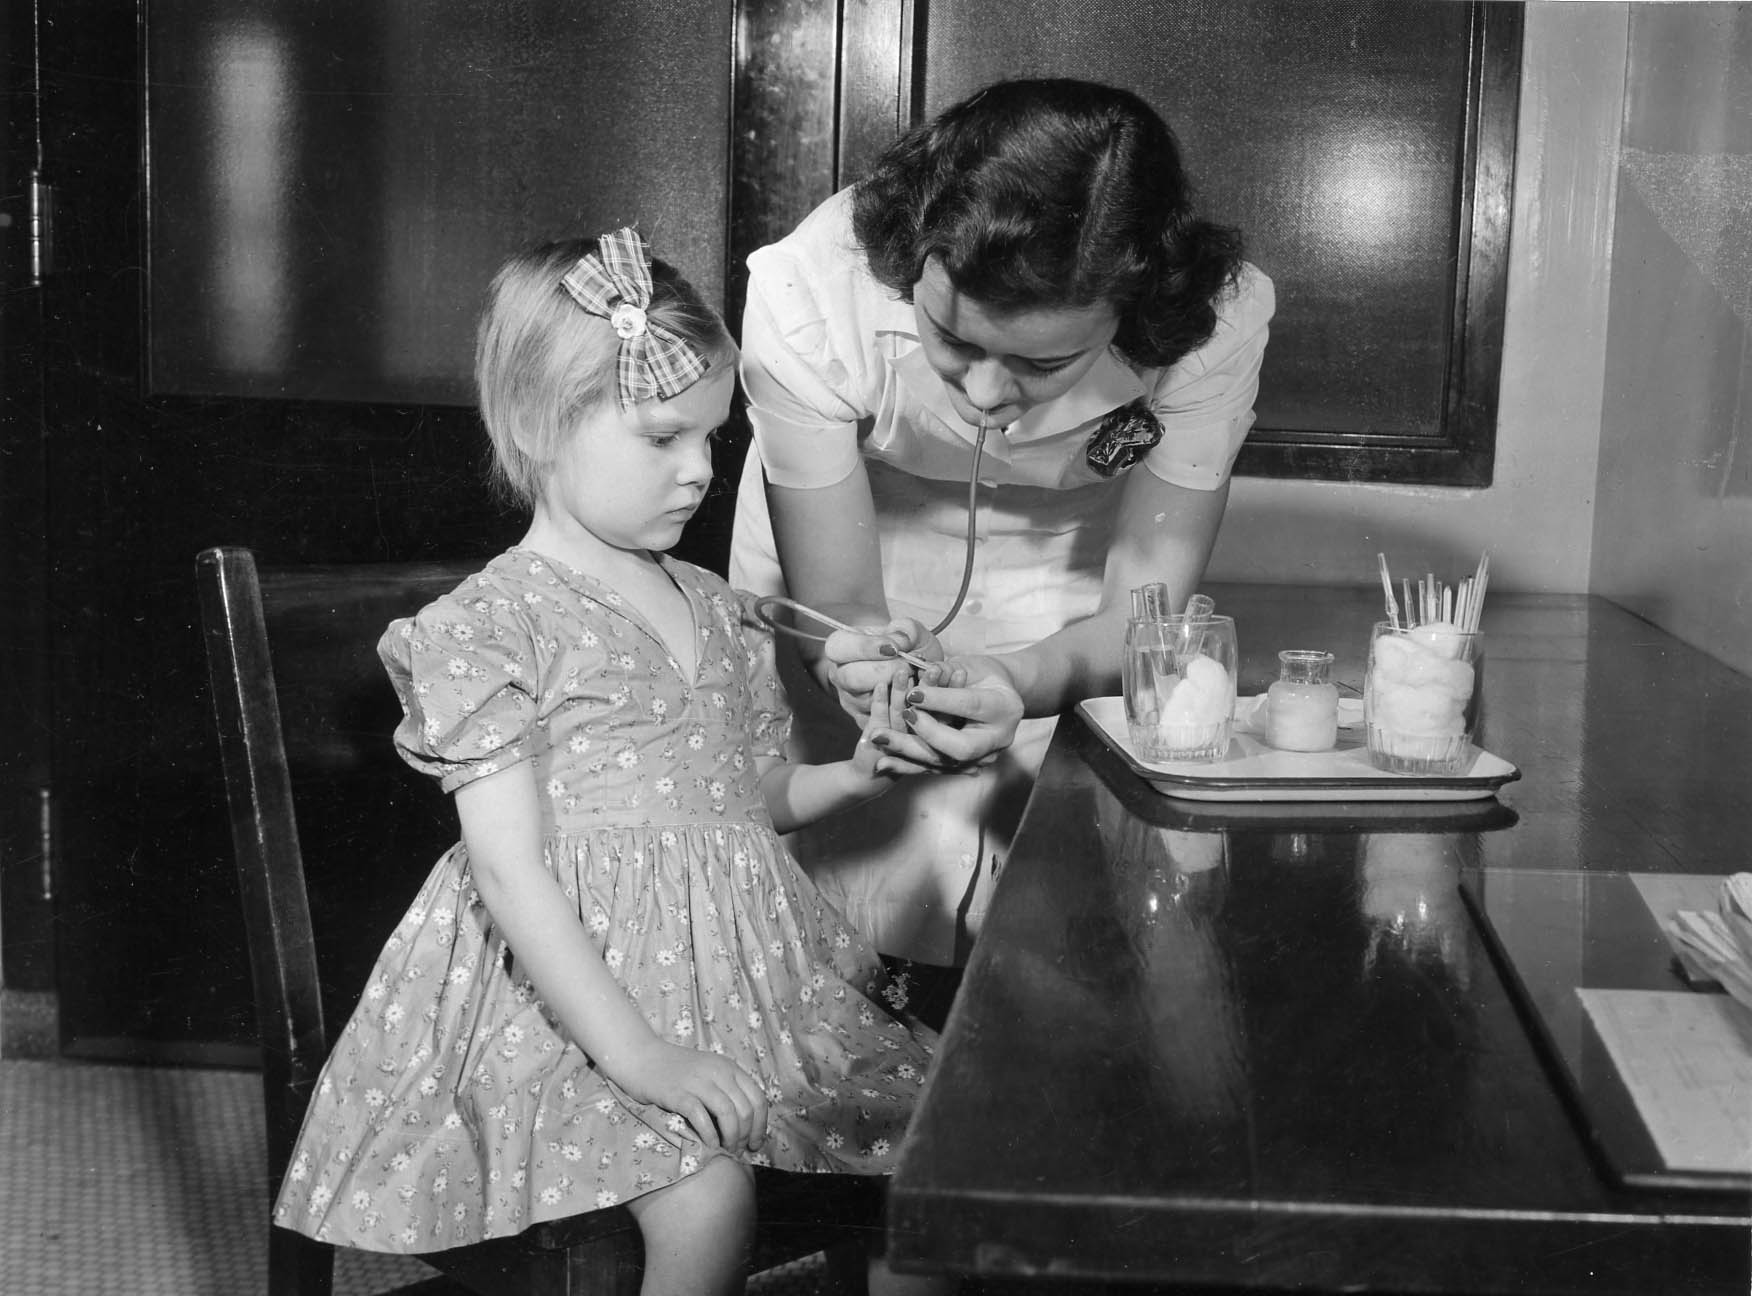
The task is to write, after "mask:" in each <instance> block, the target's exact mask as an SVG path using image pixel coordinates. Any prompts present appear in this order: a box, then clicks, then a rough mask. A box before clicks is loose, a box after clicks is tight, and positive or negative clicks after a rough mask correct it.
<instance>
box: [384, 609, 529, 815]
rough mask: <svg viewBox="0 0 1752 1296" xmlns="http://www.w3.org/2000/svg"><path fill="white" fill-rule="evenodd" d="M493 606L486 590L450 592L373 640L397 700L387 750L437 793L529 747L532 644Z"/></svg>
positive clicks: (522, 756)
mask: <svg viewBox="0 0 1752 1296" xmlns="http://www.w3.org/2000/svg"><path fill="white" fill-rule="evenodd" d="M500 604H508V600H503V599H499V600H495V598H494V597H493V596H492V595H491V594H490V593H489V592H487V591H485V590H482V591H480V592H479V593H477V594H468V593H462V592H459V593H458V594H453V595H449V596H447V597H445V598H442V599H439V600H438V601H437V602H435V603H432V604H430V605H429V606H427V607H426V608H424V609H423V610H422V611H420V612H419V613H418V614H417V615H415V616H412V617H408V618H406V619H404V620H400V621H395V622H392V623H391V624H390V627H389V629H388V630H386V631H385V632H384V634H383V638H382V639H381V640H380V641H379V642H378V645H377V654H378V657H379V658H380V659H381V660H382V662H383V665H384V668H385V669H386V670H387V671H388V672H389V678H390V682H391V683H392V684H394V685H395V690H396V693H397V695H398V696H399V697H400V698H401V704H402V722H401V724H400V725H398V726H397V727H396V731H395V746H396V750H397V751H398V752H400V754H401V757H402V759H403V760H405V761H407V762H408V764H410V765H412V766H413V767H414V768H415V769H417V770H420V771H422V772H424V773H427V774H430V775H432V776H433V777H434V778H436V779H438V780H439V783H440V785H441V786H442V787H443V788H444V790H445V791H446V792H453V791H455V790H456V789H457V788H459V787H461V786H462V785H463V784H465V783H470V782H473V781H474V780H475V779H478V778H484V777H486V776H487V775H488V774H496V773H498V772H499V771H500V770H503V769H509V768H510V767H511V766H513V765H516V764H519V763H520V762H522V761H526V760H529V759H530V758H531V757H532V755H533V751H532V744H531V738H532V735H533V733H534V730H535V722H536V698H537V696H538V685H537V678H536V677H537V666H536V660H535V643H534V639H533V636H531V635H530V634H529V633H528V632H527V631H524V630H522V629H521V628H520V627H519V626H518V624H517V622H516V621H515V620H514V619H512V618H511V617H509V616H507V615H506V611H505V607H503V606H499V605H500Z"/></svg>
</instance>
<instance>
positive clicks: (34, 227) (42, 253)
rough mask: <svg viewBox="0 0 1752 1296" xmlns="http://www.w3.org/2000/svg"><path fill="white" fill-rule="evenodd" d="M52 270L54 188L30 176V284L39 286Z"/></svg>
mask: <svg viewBox="0 0 1752 1296" xmlns="http://www.w3.org/2000/svg"><path fill="white" fill-rule="evenodd" d="M54 269H55V186H54V185H52V184H50V183H49V182H48V181H47V180H44V179H43V173H42V172H41V171H32V172H31V173H30V285H31V287H33V288H38V287H41V286H42V282H43V279H44V278H45V277H46V276H48V275H49V274H51V273H53V271H54Z"/></svg>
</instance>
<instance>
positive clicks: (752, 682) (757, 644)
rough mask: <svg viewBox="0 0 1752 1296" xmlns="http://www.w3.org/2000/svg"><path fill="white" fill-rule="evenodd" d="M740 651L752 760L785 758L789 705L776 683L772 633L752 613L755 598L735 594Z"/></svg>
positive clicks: (776, 670)
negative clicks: (744, 668)
mask: <svg viewBox="0 0 1752 1296" xmlns="http://www.w3.org/2000/svg"><path fill="white" fill-rule="evenodd" d="M736 597H737V599H738V601H739V602H740V604H741V630H742V648H743V652H744V654H745V655H746V659H747V662H748V739H749V751H750V752H751V753H752V754H753V755H755V756H778V757H783V756H784V755H785V748H786V746H787V745H788V744H789V743H790V741H791V702H790V699H789V698H788V697H786V696H785V686H784V684H783V683H781V682H780V680H779V663H778V654H777V645H776V643H775V641H774V639H773V632H772V629H771V628H770V627H769V626H768V625H767V624H766V623H765V622H764V621H762V620H761V619H760V618H759V617H758V616H756V615H755V613H754V603H755V599H756V597H757V596H756V595H754V594H750V593H748V592H747V591H746V590H738V591H737V592H736Z"/></svg>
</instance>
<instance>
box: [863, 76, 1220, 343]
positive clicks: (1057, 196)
mask: <svg viewBox="0 0 1752 1296" xmlns="http://www.w3.org/2000/svg"><path fill="white" fill-rule="evenodd" d="M852 229H853V232H854V234H855V235H856V237H857V240H858V244H859V246H860V247H861V248H862V249H863V252H864V255H865V257H866V259H867V261H868V263H869V266H870V273H871V274H872V275H874V276H875V277H876V279H877V281H878V282H880V283H882V284H884V285H886V286H887V287H889V288H891V289H893V290H894V291H895V292H897V293H899V294H900V296H901V297H902V298H903V299H904V300H907V301H911V300H912V290H913V285H914V284H916V283H917V282H918V279H919V275H920V274H921V273H922V272H923V270H924V267H925V262H926V261H928V260H929V259H930V258H931V257H941V258H942V261H943V265H944V268H945V269H946V270H947V271H948V273H949V278H950V281H951V282H952V283H953V284H954V285H955V287H956V288H957V289H958V290H959V291H961V292H963V293H966V294H967V295H968V296H970V297H973V298H974V299H976V300H977V301H979V302H980V303H982V304H983V305H985V306H987V307H990V308H993V309H995V310H999V311H1003V310H1016V309H1037V308H1040V307H1048V308H1051V307H1055V306H1088V305H1094V304H1096V303H1098V302H1105V303H1107V304H1108V305H1110V306H1112V307H1113V309H1114V311H1115V313H1116V314H1117V315H1118V316H1119V331H1118V333H1117V334H1116V335H1115V337H1114V346H1115V347H1116V348H1117V349H1118V351H1119V352H1120V354H1121V355H1123V356H1124V357H1125V358H1126V359H1128V360H1130V361H1131V362H1132V363H1134V364H1138V365H1148V366H1166V365H1170V364H1173V363H1174V362H1175V361H1176V360H1178V359H1180V358H1181V357H1182V356H1184V355H1186V354H1187V353H1188V352H1189V351H1192V350H1194V349H1195V348H1197V347H1198V346H1200V345H1201V344H1202V343H1204V342H1205V341H1206V340H1207V339H1208V338H1209V337H1210V335H1211V331H1212V329H1213V328H1215V327H1216V320H1217V314H1216V300H1217V298H1218V296H1219V295H1220V294H1221V293H1222V292H1223V291H1224V290H1225V289H1227V288H1228V287H1229V286H1230V285H1232V284H1233V283H1234V281H1235V277H1236V275H1237V273H1238V272H1239V270H1240V266H1241V256H1242V245H1241V235H1240V234H1239V232H1238V231H1236V230H1233V229H1230V228H1227V227H1225V226H1221V225H1215V224H1212V223H1211V222H1209V221H1206V220H1203V219H1200V218H1199V217H1197V216H1196V215H1195V214H1194V212H1193V210H1192V192H1191V185H1190V183H1189V182H1188V180H1187V177H1186V173H1185V171H1184V170H1183V169H1182V167H1181V164H1180V148H1179V145H1178V144H1177V143H1176V142H1175V139H1174V134H1173V132H1172V131H1170V130H1169V128H1168V125H1167V123H1166V122H1164V121H1163V120H1162V118H1161V117H1160V116H1159V115H1158V114H1157V113H1156V112H1155V110H1154V109H1152V108H1151V107H1150V106H1149V105H1148V104H1147V103H1145V102H1144V101H1143V100H1142V99H1140V98H1138V96H1136V95H1134V94H1132V93H1130V92H1129V91H1126V90H1120V89H1116V88H1114V87H1112V86H1104V85H1098V84H1095V83H1093V82H1089V81H1073V80H1025V81H1001V82H998V83H997V84H995V85H991V86H988V87H987V88H986V89H984V90H981V91H979V92H978V93H977V94H975V95H973V96H972V97H971V98H969V99H966V100H964V101H963V102H961V103H959V104H957V105H955V106H954V107H952V108H950V109H948V110H947V111H945V112H944V113H943V114H942V115H941V116H939V117H938V118H937V119H936V120H935V121H932V122H929V123H927V124H926V125H924V126H921V127H918V128H916V129H914V130H912V131H911V132H909V133H908V134H906V135H904V136H902V137H901V138H900V139H899V140H897V141H896V142H895V143H894V144H893V145H892V146H890V147H889V149H888V150H887V151H886V152H885V153H884V154H883V155H882V157H881V158H880V159H879V160H878V161H877V163H876V167H875V169H874V171H873V172H872V173H871V174H870V175H869V176H868V177H867V178H866V179H864V180H863V181H862V182H860V183H859V184H858V186H857V188H856V190H855V192H854V198H853V208H852Z"/></svg>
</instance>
